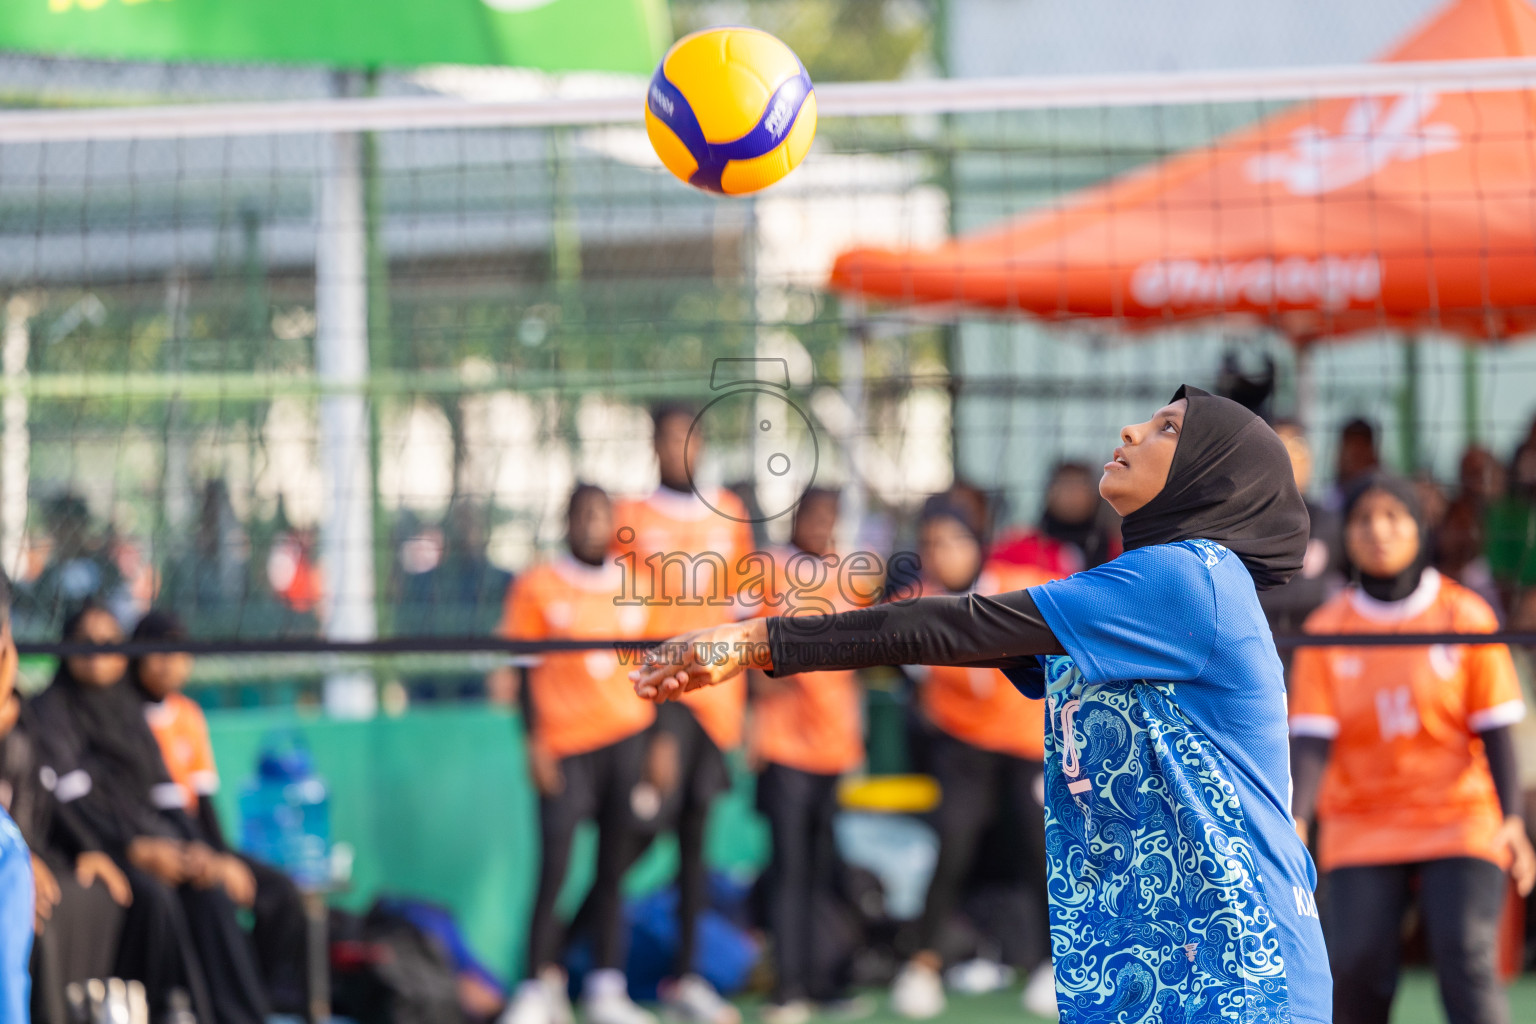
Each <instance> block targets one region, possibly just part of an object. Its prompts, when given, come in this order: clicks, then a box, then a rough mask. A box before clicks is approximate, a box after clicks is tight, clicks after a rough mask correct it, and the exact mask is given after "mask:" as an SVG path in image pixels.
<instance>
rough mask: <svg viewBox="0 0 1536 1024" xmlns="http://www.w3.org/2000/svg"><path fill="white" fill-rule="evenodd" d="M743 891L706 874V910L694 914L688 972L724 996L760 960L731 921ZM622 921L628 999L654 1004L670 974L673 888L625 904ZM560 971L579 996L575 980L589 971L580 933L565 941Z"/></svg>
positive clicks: (753, 943)
mask: <svg viewBox="0 0 1536 1024" xmlns="http://www.w3.org/2000/svg"><path fill="white" fill-rule="evenodd" d="M749 889H750V887H748V886H741V885H739V884H737V883H735V882H732V881H730V880H729V879H726V878H725V877H724V876H719V875H716V876H712V877H711V879H710V903H711V906H710V907H708V908H707V909H705V911H704V912H703V913H702V914H700V915H699V922H698V935H697V941H696V942H695V943H694V956H693V965H692V966H693V971H694V973H695V974H698V975H699V976H700V977H702V978H703V979H704V980H706V981H708V982H709V983H710V984H711V985H713V986H714V987H715V989H716V991H718V992H719V993H720V994H721V995H723V996H727V997H729V996H732V995H734V994H736V993H738V992H740V991H742V990H743V989H744V988H746V985H747V982H748V980H749V979H750V978H751V975H752V970H753V968H754V967H756V966H757V962H758V959H759V958H760V957H761V956H762V948H761V947H760V946H759V945H758V942H757V940H756V939H755V938H753V936H752V933H751V932H749V931H748V930H747V929H746V928H745V927H742V926H741V925H738V924H736V923H735V922H734V921H732V919H731V918H732V916H739V911H740V909H741V908H742V907H743V906H744V905H745V903H746V897H747V892H748V891H749ZM728 915H729V916H728ZM624 923H625V926H626V927H627V928H628V929H629V952H628V956H627V958H626V960H625V964H624V974H625V978H626V979H627V981H628V982H629V995H630V998H631V999H635V1000H639V1001H642V1002H644V1001H649V1000H654V999H656V988H657V985H658V984H660V982H661V981H662V980H663V979H665V978H670V977H673V976H674V975H675V974H676V971H675V969H674V965H675V961H676V959H677V948H678V941H679V931H678V922H677V889H676V888H675V887H671V886H669V887H668V888H665V889H658V890H657V891H655V892H653V893H649V894H647V895H645V896H641V897H639V898H637V899H631V900H626V901H625V904H624ZM565 967H566V971H567V972H568V973H569V974H570V978H571V989H572V992H573V993H576V992H579V991H580V979H581V978H582V977H583V976H584V975H585V974H586V973H587V972H588V971H590V970H592V968H593V958H592V943H591V940H590V938H589V937H587V936H585V935H583V936H581V937H580V938H579V939H576V940H575V941H573V942H572V943H571V945H570V946H569V948H568V949H567V951H566V956H565Z"/></svg>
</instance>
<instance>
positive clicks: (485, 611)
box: [391, 501, 512, 700]
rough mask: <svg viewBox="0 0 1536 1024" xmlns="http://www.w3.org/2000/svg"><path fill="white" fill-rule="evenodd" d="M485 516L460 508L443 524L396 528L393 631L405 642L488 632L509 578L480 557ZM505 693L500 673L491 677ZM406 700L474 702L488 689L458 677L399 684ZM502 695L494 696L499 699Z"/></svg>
mask: <svg viewBox="0 0 1536 1024" xmlns="http://www.w3.org/2000/svg"><path fill="white" fill-rule="evenodd" d="M489 517H490V512H489V510H488V509H487V508H485V507H484V506H476V505H472V504H470V503H469V502H467V501H459V502H455V503H454V504H453V505H452V506H450V508H449V510H448V514H447V515H446V516H445V517H444V523H443V525H442V526H439V525H437V524H435V523H419V522H415V521H414V518H415V517H413V516H412V517H409V518H408V519H407V521H406V522H405V523H403V524H402V525H403V526H404V527H405V529H404V530H402V533H403V535H404V537H403V539H402V540H401V542H400V545H399V548H398V553H397V557H396V559H395V565H394V572H395V579H394V581H393V586H392V588H391V590H392V593H394V594H395V595H396V597H395V612H394V621H395V632H396V633H397V634H399V635H412V636H484V635H487V634H489V633H492V632H494V631H495V629H496V625H497V622H498V621H499V618H500V615H501V607H502V601H503V598H504V596H505V594H506V592H507V588H508V587H509V586H511V584H512V574H511V573H509V572H506V571H505V570H503V569H500V568H498V567H497V566H495V565H493V564H492V563H491V560H490V558H489V557H488V555H487V548H488V539H489V537H488V535H489V530H488V529H487V522H488V520H489ZM494 680H495V682H496V684H497V685H500V686H501V687H502V689H503V691H505V684H506V682H507V679H506V674H505V673H497V674H496V675H495V676H494ZM404 682H405V684H406V686H407V687H409V689H410V695H411V698H412V699H413V700H423V699H425V700H431V699H441V698H444V697H448V698H457V699H478V698H479V697H480V696H482V695H483V694H484V693H485V692H486V689H487V684H488V683H489V682H491V680H488V679H487V677H486V676H485V675H484V674H483V673H478V672H472V671H466V672H459V673H450V674H442V673H438V674H434V675H431V676H415V675H413V676H407V677H406V678H405V680H404ZM505 696H506V693H505V692H503V693H502V694H501V695H500V699H503V700H504V699H505Z"/></svg>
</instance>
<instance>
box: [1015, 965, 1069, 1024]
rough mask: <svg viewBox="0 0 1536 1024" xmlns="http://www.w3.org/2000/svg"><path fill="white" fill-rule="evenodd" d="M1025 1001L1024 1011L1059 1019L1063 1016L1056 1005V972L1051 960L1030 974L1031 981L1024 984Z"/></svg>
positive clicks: (1050, 1018) (1047, 1018)
mask: <svg viewBox="0 0 1536 1024" xmlns="http://www.w3.org/2000/svg"><path fill="white" fill-rule="evenodd" d="M1023 1003H1024V1012H1026V1013H1032V1014H1034V1015H1035V1016H1036V1017H1044V1018H1045V1019H1046V1020H1057V1019H1058V1018H1059V1017H1060V1016H1061V1010H1060V1009H1059V1008H1058V1007H1057V1005H1056V972H1055V971H1054V970H1052V969H1051V962H1050V961H1049V960H1047V961H1046V962H1045V963H1043V964H1041V965H1040V966H1039V967H1036V968H1035V973H1033V974H1031V975H1030V976H1029V983H1028V984H1027V985H1025V986H1024V999H1023Z"/></svg>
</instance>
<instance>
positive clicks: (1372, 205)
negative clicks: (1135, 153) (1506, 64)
mask: <svg viewBox="0 0 1536 1024" xmlns="http://www.w3.org/2000/svg"><path fill="white" fill-rule="evenodd" d="M1527 55H1536V9H1533V8H1532V7H1531V6H1529V4H1528V3H1526V2H1525V0H1456V2H1455V3H1452V4H1451V5H1450V6H1448V7H1447V8H1445V9H1444V10H1443V11H1441V12H1440V13H1439V14H1438V15H1436V16H1434V17H1432V18H1431V19H1430V20H1429V22H1428V23H1427V24H1425V25H1424V26H1423V27H1422V28H1421V29H1420V30H1419V31H1418V32H1417V33H1416V34H1415V35H1413V36H1412V37H1411V38H1410V39H1408V41H1407V42H1405V43H1404V44H1402V45H1401V46H1400V47H1398V49H1397V50H1395V51H1394V52H1393V53H1392V54H1391V55H1390V56H1388V57H1387V58H1386V59H1387V60H1393V61H1427V60H1459V59H1473V58H1480V57H1516V56H1527ZM832 286H833V287H834V288H835V289H837V290H839V291H841V292H844V293H849V294H857V295H862V296H869V297H872V298H880V299H885V300H891V301H896V302H902V303H949V304H958V305H961V306H966V307H972V308H982V309H991V310H997V311H1002V312H1017V313H1025V314H1031V315H1035V316H1039V317H1043V318H1047V319H1061V320H1066V319H1076V318H1083V317H1114V318H1118V319H1119V320H1121V321H1122V322H1123V323H1124V324H1126V325H1127V326H1133V327H1147V326H1157V325H1161V324H1166V323H1170V322H1177V321H1180V320H1186V319H1191V318H1197V317H1211V316H1224V315H1241V316H1248V317H1253V318H1257V319H1259V320H1261V321H1263V322H1266V323H1269V324H1271V325H1273V326H1275V327H1277V328H1279V329H1281V330H1283V331H1285V332H1286V333H1288V334H1290V335H1291V336H1292V337H1294V338H1297V339H1298V340H1307V339H1312V338H1318V337H1322V336H1326V335H1332V334H1343V333H1348V332H1351V331H1358V330H1363V329H1369V328H1376V327H1397V328H1407V329H1425V328H1439V329H1444V330H1450V331H1454V332H1456V333H1459V334H1462V335H1464V336H1468V337H1475V338H1502V337H1507V336H1509V335H1511V334H1516V333H1521V332H1525V331H1530V330H1536V94H1533V93H1532V92H1466V93H1459V94H1457V93H1451V92H1445V91H1442V92H1440V93H1439V94H1435V93H1433V92H1427V91H1417V92H1414V93H1410V94H1407V95H1402V96H1395V97H1393V96H1387V97H1376V98H1366V99H1358V100H1351V99H1336V100H1324V101H1317V102H1312V103H1306V104H1302V105H1299V106H1298V107H1296V108H1293V109H1291V110H1289V111H1287V112H1285V113H1283V114H1280V115H1278V116H1276V117H1273V118H1271V119H1269V120H1266V121H1263V122H1261V123H1259V124H1258V125H1256V126H1253V127H1251V128H1247V129H1244V130H1242V131H1239V132H1237V133H1235V134H1233V135H1230V136H1228V137H1226V138H1223V139H1221V140H1220V141H1218V142H1216V143H1215V144H1213V145H1210V146H1206V147H1202V148H1200V149H1196V150H1193V151H1189V152H1185V153H1183V154H1180V155H1178V156H1175V157H1172V158H1170V159H1168V160H1165V161H1162V162H1160V163H1157V164H1155V165H1152V166H1149V167H1144V168H1141V169H1139V170H1137V171H1134V172H1132V173H1130V174H1127V175H1124V176H1122V177H1120V178H1117V179H1114V180H1112V181H1110V182H1109V183H1107V184H1105V185H1102V186H1097V187H1094V188H1090V189H1087V190H1085V191H1083V192H1080V193H1077V194H1075V195H1073V196H1070V197H1068V198H1067V199H1066V200H1065V201H1064V202H1062V203H1061V204H1059V205H1057V206H1056V207H1053V208H1052V209H1050V210H1048V211H1041V212H1037V213H1032V214H1028V215H1025V216H1023V217H1020V218H1018V219H1016V220H1013V221H1010V222H1009V223H1007V224H1004V225H1002V226H1000V227H997V228H992V229H988V230H984V231H981V232H978V233H976V234H972V235H966V236H964V237H961V238H959V239H956V240H955V241H952V242H950V243H948V244H946V245H944V246H942V247H939V248H936V249H931V250H913V251H889V250H876V249H854V250H852V251H848V252H845V253H843V254H842V255H841V256H840V257H839V258H838V259H837V261H836V263H835V265H834V267H833V270H832Z"/></svg>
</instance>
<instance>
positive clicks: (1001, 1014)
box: [742, 971, 1536, 1024]
mask: <svg viewBox="0 0 1536 1024" xmlns="http://www.w3.org/2000/svg"><path fill="white" fill-rule="evenodd" d="M1509 1002H1510V1020H1512V1021H1515V1022H1516V1024H1529V1022H1532V1021H1536V975H1530V974H1528V975H1525V976H1524V977H1523V978H1521V979H1520V981H1519V983H1518V984H1516V985H1515V986H1514V987H1513V988H1511V989H1510V991H1509ZM742 1006H743V1010H744V1011H745V1017H746V1020H747V1022H748V1024H751V1022H753V1021H754V1020H755V1019H756V1014H755V1013H754V1010H755V1008H756V1002H755V1001H753V1002H752V1003H750V1004H749V1003H746V1002H743V1004H742ZM818 1019H820V1020H825V1021H827V1022H828V1024H833V1022H834V1021H839V1020H840V1018H833V1017H825V1018H818ZM1039 1019H1040V1018H1038V1017H1034V1016H1031V1015H1030V1014H1027V1013H1025V1012H1024V1010H1023V1009H1022V1008H1021V1007H1020V1005H1019V986H1017V985H1014V986H1012V987H1011V988H1007V989H1004V990H1002V991H1000V992H992V993H989V994H987V995H984V996H951V997H950V1000H949V1009H948V1010H947V1011H945V1013H944V1014H943V1015H942V1016H940V1017H939V1018H938V1020H939V1021H943V1022H953V1024H1021V1022H1028V1021H1036V1020H1039ZM863 1020H864V1022H865V1024H907V1022H906V1021H905V1020H904V1019H903V1018H901V1017H898V1016H897V1015H896V1014H894V1013H892V1012H891V1010H890V1008H889V1007H888V1006H887V1005H886V1002H885V999H884V996H883V994H882V995H881V997H880V1003H879V1009H878V1010H876V1011H875V1013H874V1014H873V1015H872V1016H869V1017H865V1018H863ZM1392 1021H1393V1024H1444V1021H1445V1014H1444V1013H1443V1012H1441V1009H1440V996H1439V994H1438V993H1437V992H1436V991H1435V980H1434V977H1433V976H1432V975H1430V974H1429V973H1428V972H1425V971H1412V972H1409V973H1408V974H1407V975H1405V976H1404V979H1403V984H1402V985H1401V986H1400V987H1399V988H1398V990H1397V1003H1396V1005H1395V1006H1394V1007H1393V1013H1392Z"/></svg>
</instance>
